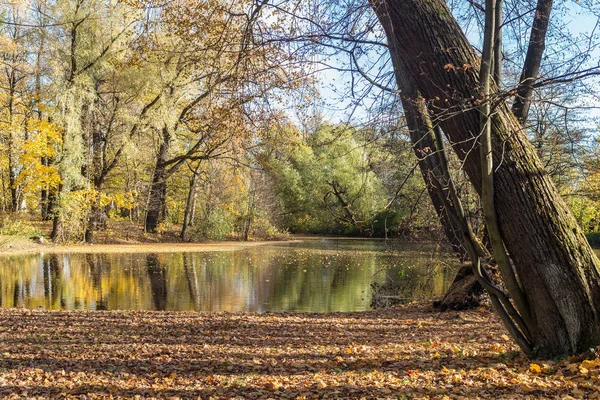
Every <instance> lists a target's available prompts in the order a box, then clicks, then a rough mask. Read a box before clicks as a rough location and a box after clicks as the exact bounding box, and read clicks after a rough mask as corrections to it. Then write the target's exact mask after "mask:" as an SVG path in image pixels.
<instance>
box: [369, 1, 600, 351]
mask: <svg viewBox="0 0 600 400" xmlns="http://www.w3.org/2000/svg"><path fill="white" fill-rule="evenodd" d="M373 8H374V10H375V12H376V13H377V15H378V17H379V19H380V20H382V21H384V20H389V21H390V23H391V27H390V28H391V32H390V33H389V35H390V34H391V35H392V36H393V37H394V38H395V42H396V46H395V47H394V48H393V50H394V51H395V52H396V53H397V54H396V56H397V57H398V58H399V59H401V60H403V62H404V63H405V64H406V66H407V70H408V71H409V72H410V74H411V77H412V78H413V79H414V81H415V82H416V84H417V86H418V89H419V91H420V92H421V93H422V95H423V96H424V97H425V99H427V101H428V105H429V110H430V113H431V114H432V116H433V119H434V122H435V123H436V124H439V126H441V128H442V129H443V131H444V133H445V134H446V136H447V138H448V140H449V141H450V142H451V143H452V144H453V150H454V151H455V153H456V154H457V155H458V157H459V158H460V159H461V160H463V165H464V170H465V171H466V173H467V175H468V176H469V179H470V180H471V182H472V183H473V186H474V187H475V189H476V190H477V191H478V193H479V194H481V189H482V176H481V166H480V164H481V163H480V158H479V141H478V138H479V135H480V113H479V112H478V110H477V106H478V105H479V103H480V102H481V100H480V99H479V92H478V90H479V65H480V61H479V58H478V57H477V55H476V54H475V53H474V51H473V49H472V47H471V45H470V44H469V42H468V41H467V39H466V37H465V35H464V34H463V32H462V31H461V29H460V27H459V26H458V24H457V23H456V21H455V19H454V18H453V16H452V14H451V13H450V11H449V9H448V7H447V6H446V4H445V2H444V1H443V0H428V1H423V0H382V1H380V0H376V1H374V2H373ZM493 109H494V113H495V114H494V118H493V137H492V151H493V156H494V159H493V162H494V165H495V166H497V167H496V169H495V171H494V188H495V197H494V200H495V210H496V213H497V217H498V223H499V228H500V233H501V238H502V241H503V243H504V246H505V247H506V250H507V253H508V254H509V255H510V258H511V261H512V263H513V265H514V268H515V271H516V274H517V277H518V283H519V285H520V286H521V288H522V291H523V292H524V294H525V300H526V305H525V308H524V309H523V308H521V309H519V311H520V312H521V314H522V315H523V317H524V319H525V323H526V325H527V329H528V330H529V336H530V341H531V345H532V347H534V348H535V349H536V350H537V354H538V355H539V356H547V357H551V356H554V355H559V354H572V353H577V352H582V351H585V350H587V349H589V348H590V347H592V346H595V345H597V344H598V343H600V271H599V265H600V262H599V261H598V259H597V257H596V256H595V255H594V253H593V251H592V249H591V248H590V246H589V244H588V243H587V240H586V238H585V236H584V235H583V232H582V231H581V229H580V227H579V226H578V225H577V222H576V221H575V219H574V217H573V215H572V214H571V212H570V210H569V209H568V207H567V205H566V204H565V202H564V201H563V200H562V198H561V197H560V195H559V193H558V191H557V189H556V187H555V186H554V184H553V183H552V180H551V179H550V177H549V176H548V174H547V173H546V171H545V170H544V168H543V166H542V165H541V163H540V161H539V159H538V158H537V156H536V153H535V151H534V149H533V147H532V146H531V144H530V143H529V141H528V140H527V138H526V136H525V133H524V132H523V130H522V128H521V125H520V124H519V122H518V121H517V119H516V118H515V117H514V115H513V114H512V113H511V111H510V110H509V108H508V106H507V105H506V103H505V102H504V100H502V99H499V100H497V101H496V102H495V104H493ZM511 295H513V296H514V294H513V293H511Z"/></svg>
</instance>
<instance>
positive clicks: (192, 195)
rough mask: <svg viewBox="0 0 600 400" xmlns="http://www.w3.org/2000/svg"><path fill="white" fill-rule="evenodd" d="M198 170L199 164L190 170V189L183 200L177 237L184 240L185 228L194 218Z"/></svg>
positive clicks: (190, 224)
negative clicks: (183, 205) (182, 210)
mask: <svg viewBox="0 0 600 400" xmlns="http://www.w3.org/2000/svg"><path fill="white" fill-rule="evenodd" d="M199 172H200V164H198V166H197V167H196V169H194V170H192V178H191V179H190V190H189V191H188V196H187V200H186V202H185V211H184V212H183V226H182V227H181V234H180V235H179V237H180V238H181V240H183V241H184V242H185V240H186V237H187V236H186V233H187V229H188V228H189V227H190V226H192V220H193V218H194V206H195V202H196V190H197V181H198V173H199Z"/></svg>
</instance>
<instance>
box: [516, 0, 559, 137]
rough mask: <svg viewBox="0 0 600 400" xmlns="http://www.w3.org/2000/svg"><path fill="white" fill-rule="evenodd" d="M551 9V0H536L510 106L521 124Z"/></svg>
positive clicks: (539, 61) (534, 77)
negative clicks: (523, 59)
mask: <svg viewBox="0 0 600 400" xmlns="http://www.w3.org/2000/svg"><path fill="white" fill-rule="evenodd" d="M551 11H552V0H538V2H537V7H536V9H535V16H534V19H533V26H532V27H531V36H530V38H529V46H527V55H526V56H525V63H524V64H523V70H522V71H521V77H520V79H519V86H518V87H517V96H516V97H515V102H514V103H513V106H512V111H513V114H514V115H515V116H516V117H517V119H518V120H519V122H520V123H521V125H524V124H525V121H526V120H527V115H528V114H529V106H530V105H531V94H532V93H533V84H534V83H535V80H536V78H537V77H538V73H539V70H540V65H541V63H542V56H543V55H544V49H545V48H546V33H547V32H548V23H549V21H550V13H551Z"/></svg>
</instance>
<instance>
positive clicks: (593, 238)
mask: <svg viewBox="0 0 600 400" xmlns="http://www.w3.org/2000/svg"><path fill="white" fill-rule="evenodd" d="M585 236H586V237H587V240H588V242H590V246H592V247H596V248H600V232H591V233H586V234H585Z"/></svg>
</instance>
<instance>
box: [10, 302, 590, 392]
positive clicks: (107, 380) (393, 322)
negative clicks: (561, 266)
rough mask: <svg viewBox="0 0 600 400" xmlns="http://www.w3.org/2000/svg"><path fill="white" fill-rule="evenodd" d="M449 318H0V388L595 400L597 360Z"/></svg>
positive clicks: (413, 311) (480, 318) (408, 313)
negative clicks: (531, 345) (531, 356)
mask: <svg viewBox="0 0 600 400" xmlns="http://www.w3.org/2000/svg"><path fill="white" fill-rule="evenodd" d="M456 315H458V314H455V313H445V314H442V315H441V316H439V315H437V314H432V313H429V312H426V311H424V309H423V307H421V306H419V305H411V306H404V307H399V308H396V309H391V310H382V311H377V312H365V313H346V314H341V313H340V314H329V315H328V314H320V315H306V314H292V313H286V314H273V313H271V314H268V315H264V314H256V313H244V314H238V313H206V314H205V313H188V312H180V313H178V312H137V311H132V312H106V313H86V312H41V311H37V310H31V311H23V310H18V309H12V310H2V311H0V327H4V328H5V329H3V330H0V354H2V360H0V368H1V369H0V382H1V383H2V386H3V387H4V388H7V390H13V394H14V395H16V396H19V395H21V394H22V393H21V392H27V396H30V397H80V396H81V397H83V396H85V397H88V398H95V397H97V398H106V397H109V396H113V397H128V398H129V397H135V396H139V397H142V398H148V397H156V398H169V397H177V396H181V393H185V396H189V397H194V398H196V397H202V398H210V397H214V398H284V397H285V398H291V399H303V398H305V399H312V398H324V397H328V398H355V399H360V398H363V397H364V398H405V397H410V398H413V397H414V398H439V399H443V398H465V397H468V398H490V399H495V398H508V397H510V398H526V397H527V396H529V398H590V399H594V398H598V396H599V393H600V392H599V391H598V388H599V387H600V385H598V375H600V359H594V360H586V359H582V358H577V357H572V358H568V359H564V360H562V361H560V362H551V361H547V362H544V363H542V362H531V361H529V360H527V359H526V358H525V357H524V356H522V355H516V356H511V357H509V356H507V355H506V354H509V353H510V352H511V351H515V350H516V347H515V346H514V345H513V344H512V342H511V341H509V340H506V341H501V342H500V343H498V342H497V340H498V338H501V337H502V336H501V335H502V334H503V330H502V326H501V324H500V323H499V321H498V319H497V318H496V317H495V316H493V315H492V314H491V313H489V312H483V313H481V312H472V313H469V312H462V313H461V314H460V315H461V318H454V317H453V316H456ZM418 324H421V326H423V328H421V329H415V327H416V326H417V325H418ZM503 349H504V350H505V351H503V352H502V351H501V350H503ZM17 388H18V389H17ZM8 395H9V393H7V392H3V393H2V396H8Z"/></svg>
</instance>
